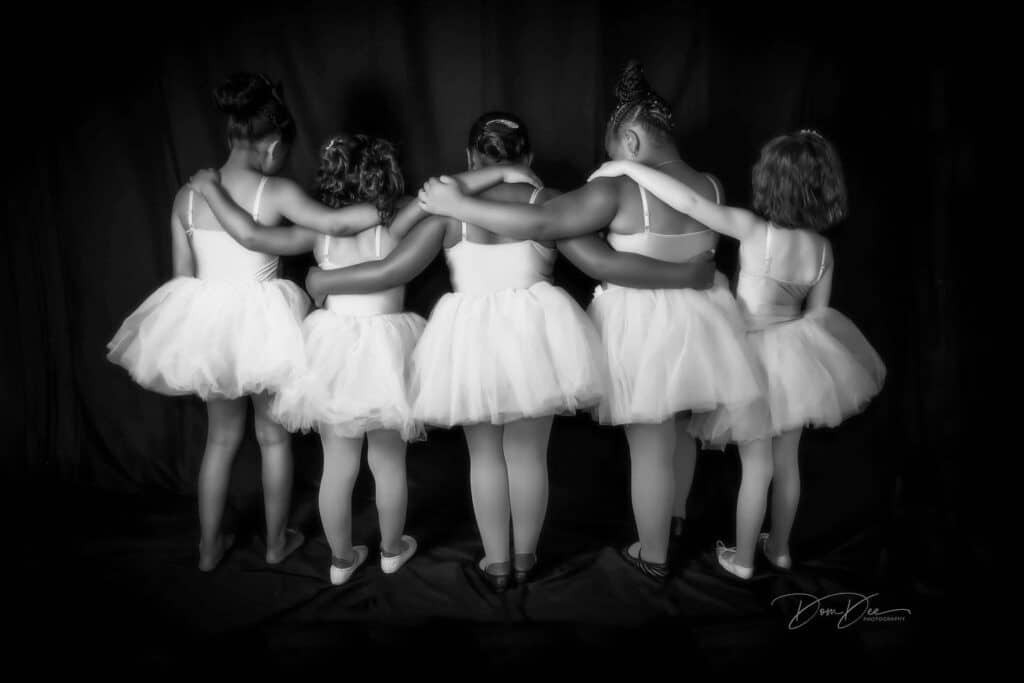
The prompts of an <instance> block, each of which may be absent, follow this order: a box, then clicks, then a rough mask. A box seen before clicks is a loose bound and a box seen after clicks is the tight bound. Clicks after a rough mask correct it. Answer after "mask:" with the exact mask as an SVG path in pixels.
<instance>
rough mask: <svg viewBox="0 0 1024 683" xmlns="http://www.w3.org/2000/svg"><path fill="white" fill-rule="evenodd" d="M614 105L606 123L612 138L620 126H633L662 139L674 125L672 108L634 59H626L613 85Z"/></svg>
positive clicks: (670, 132) (669, 132)
mask: <svg viewBox="0 0 1024 683" xmlns="http://www.w3.org/2000/svg"><path fill="white" fill-rule="evenodd" d="M615 98H616V100H617V104H616V106H615V109H614V111H612V115H611V118H610V119H609V120H608V135H610V136H611V135H616V134H618V132H619V130H621V129H622V127H623V126H624V125H631V124H637V125H639V126H641V127H643V128H644V130H647V131H650V132H652V133H656V134H659V135H663V136H666V137H668V136H671V134H672V131H673V129H674V128H675V124H674V123H673V121H672V108H671V107H670V106H669V104H668V102H667V101H665V98H663V97H662V96H661V95H659V94H658V93H656V92H654V89H653V88H651V84H650V83H648V82H647V78H646V77H645V76H644V68H643V66H641V64H640V62H638V61H637V60H635V59H634V60H630V62H629V63H628V64H627V65H626V68H625V69H623V71H622V75H621V76H619V81H618V83H617V84H616V85H615Z"/></svg>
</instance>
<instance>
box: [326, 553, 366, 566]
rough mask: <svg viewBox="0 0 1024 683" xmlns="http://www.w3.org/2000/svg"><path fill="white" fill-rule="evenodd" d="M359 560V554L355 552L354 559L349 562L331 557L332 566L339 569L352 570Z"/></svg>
mask: <svg viewBox="0 0 1024 683" xmlns="http://www.w3.org/2000/svg"><path fill="white" fill-rule="evenodd" d="M358 559H359V553H358V552H356V551H354V550H353V551H352V559H351V560H349V561H347V562H346V561H345V560H343V559H341V558H340V557H335V556H333V555H331V566H332V567H337V568H338V569H351V568H352V567H353V566H354V565H355V563H356V560H358Z"/></svg>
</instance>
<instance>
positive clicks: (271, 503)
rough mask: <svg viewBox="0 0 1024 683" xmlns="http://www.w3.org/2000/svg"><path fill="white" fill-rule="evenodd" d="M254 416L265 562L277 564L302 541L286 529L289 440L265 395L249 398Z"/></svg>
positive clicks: (289, 490)
mask: <svg viewBox="0 0 1024 683" xmlns="http://www.w3.org/2000/svg"><path fill="white" fill-rule="evenodd" d="M252 404H253V407H254V408H255V413H256V441H257V442H258V443H259V445H260V456H261V458H262V461H263V505H264V508H265V515H266V519H267V562H269V563H270V564H277V563H278V562H281V561H282V560H284V558H286V557H288V555H291V554H292V553H293V552H294V551H295V550H296V549H297V548H298V547H299V546H300V545H302V543H303V541H304V540H305V539H304V538H303V536H302V534H300V533H299V532H298V531H293V530H291V529H288V528H287V526H288V514H289V512H290V509H291V502H292V469H293V463H292V440H291V435H289V434H288V431H287V430H286V429H285V428H284V427H282V426H281V425H279V424H278V423H277V422H275V421H274V420H273V418H271V417H270V414H269V409H270V400H269V398H268V397H267V395H266V394H260V395H258V396H253V397H252Z"/></svg>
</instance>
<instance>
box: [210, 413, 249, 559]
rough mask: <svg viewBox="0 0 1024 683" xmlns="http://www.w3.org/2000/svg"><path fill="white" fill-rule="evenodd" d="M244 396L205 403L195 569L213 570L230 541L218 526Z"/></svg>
mask: <svg viewBox="0 0 1024 683" xmlns="http://www.w3.org/2000/svg"><path fill="white" fill-rule="evenodd" d="M245 409H246V403H245V399H244V398H239V399H233V400H225V399H211V400H209V401H207V403H206V415H207V427H206V448H205V450H204V451H203V462H202V465H200V468H199V527H200V529H201V534H202V538H201V540H200V542H199V569H200V570H202V571H204V572H208V571H211V570H212V569H214V568H215V567H216V566H217V564H218V563H219V562H220V560H221V558H222V557H223V556H224V553H225V551H226V550H227V549H228V547H229V546H230V545H231V542H232V541H233V540H234V539H233V537H232V536H226V535H225V534H224V530H223V529H222V522H223V519H224V506H225V504H226V502H227V494H228V486H229V484H230V482H231V465H232V463H233V462H234V460H235V453H237V452H238V446H239V444H240V443H241V442H242V430H243V429H245Z"/></svg>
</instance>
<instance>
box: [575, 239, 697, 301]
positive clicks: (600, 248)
mask: <svg viewBox="0 0 1024 683" xmlns="http://www.w3.org/2000/svg"><path fill="white" fill-rule="evenodd" d="M558 250H559V251H560V252H562V253H563V254H565V256H566V257H567V258H568V259H569V260H570V261H572V262H573V264H575V265H576V267H577V268H579V269H580V270H582V271H583V272H584V273H586V274H587V275H589V276H590V277H592V278H594V279H595V280H603V281H605V282H611V283H614V284H617V285H620V286H622V287H633V288H636V289H683V288H686V289H707V288H708V287H710V286H711V285H712V284H713V283H714V281H715V262H714V261H713V260H712V259H711V254H710V252H706V253H705V255H704V256H702V257H700V260H698V261H691V262H689V263H669V262H667V261H659V260H657V259H652V258H648V257H646V256H641V255H639V254H630V253H626V252H618V251H615V250H614V249H612V247H611V245H609V244H608V243H607V242H606V241H605V240H603V239H601V237H599V236H598V235H587V236H585V237H576V238H574V239H571V240H562V241H561V242H559V243H558Z"/></svg>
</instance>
